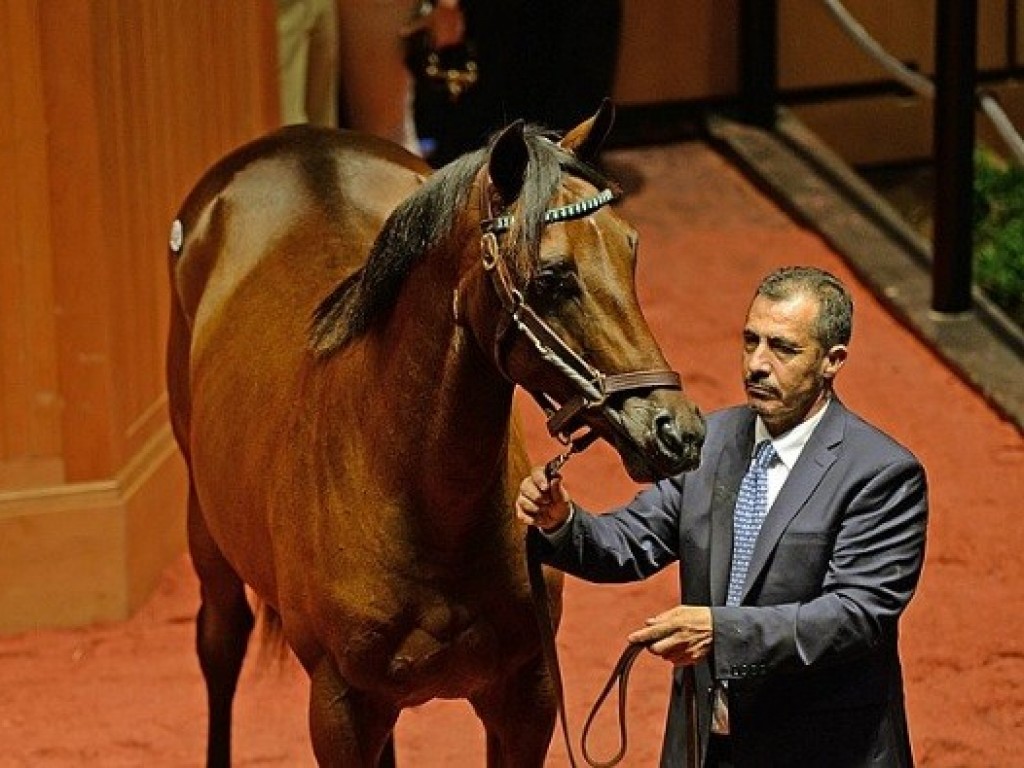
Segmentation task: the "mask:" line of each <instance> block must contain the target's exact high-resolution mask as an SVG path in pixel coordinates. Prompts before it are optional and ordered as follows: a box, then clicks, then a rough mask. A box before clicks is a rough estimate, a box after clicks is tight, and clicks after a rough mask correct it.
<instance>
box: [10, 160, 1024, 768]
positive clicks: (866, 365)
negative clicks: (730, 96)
mask: <svg viewBox="0 0 1024 768" xmlns="http://www.w3.org/2000/svg"><path fill="white" fill-rule="evenodd" d="M606 159H607V161H608V164H609V166H610V168H611V170H612V173H613V174H614V175H618V176H619V177H620V178H622V180H624V181H627V180H637V179H639V180H640V187H639V189H638V190H637V191H636V192H634V193H633V194H632V195H631V196H630V197H628V198H627V201H626V203H625V204H624V205H623V209H622V210H623V213H624V215H625V216H626V217H627V218H628V219H630V220H631V221H632V222H633V223H634V224H635V225H636V226H637V227H638V229H639V230H640V233H641V260H640V266H639V275H638V281H639V285H640V292H641V298H642V301H643V304H644V307H645V311H646V314H647V316H648V318H649V320H650V323H651V325H652V327H653V328H654V331H655V334H656V335H657V336H658V338H659V340H660V341H661V342H662V346H663V348H664V349H665V351H666V355H667V357H668V359H669V361H670V363H672V365H673V366H675V367H676V368H678V369H679V370H680V371H681V372H682V373H683V375H684V379H685V381H686V384H687V387H688V389H689V392H690V394H691V395H692V396H693V397H694V398H695V399H696V401H697V402H698V403H699V404H700V405H701V406H702V408H704V409H705V410H711V409H713V408H716V407H719V406H723V405H727V404H730V403H734V402H738V401H739V400H740V399H741V397H742V392H741V389H740V386H739V328H740V324H741V323H742V319H743V315H744V312H745V310H746V305H747V302H748V300H749V297H750V294H751V292H752V290H753V287H754V285H755V283H756V281H757V280H758V279H759V278H760V277H761V276H762V275H763V274H764V273H765V272H767V271H768V270H770V269H771V268H773V267H775V266H778V265H781V264H786V263H810V264H816V265H819V266H823V267H825V268H827V269H829V270H832V271H834V272H835V273H837V274H838V275H840V276H841V277H843V278H844V279H846V280H847V281H848V282H849V283H850V285H851V286H852V290H853V292H854V296H855V299H856V302H857V317H856V323H855V325H856V328H855V332H854V341H853V346H852V354H851V359H850V362H849V364H848V365H847V367H846V369H845V370H844V371H843V373H842V375H841V376H840V380H839V392H840V395H841V396H842V397H843V399H844V401H845V402H846V403H847V404H848V405H850V406H852V407H853V408H854V409H855V410H857V411H859V412H860V413H862V414H863V415H864V416H866V417H867V418H868V419H869V420H871V421H873V422H875V423H876V424H878V425H879V426H881V427H882V428H884V429H886V430H887V431H889V432H890V433H891V434H893V435H894V436H895V437H896V438H897V439H899V440H900V441H901V442H903V443H904V444H906V445H907V446H908V447H909V448H910V449H911V450H913V451H914V452H915V453H916V454H917V455H918V456H919V457H920V459H921V460H922V462H923V463H924V465H925V467H926V469H927V470H928V475H929V480H930V485H931V503H932V518H931V527H930V533H929V544H928V556H927V564H926V567H925V571H924V576H923V580H922V584H921V587H920V590H919V592H918V595H917V597H916V599H915V601H914V602H913V603H912V604H911V606H910V609H909V610H908V612H907V615H906V617H905V620H904V623H903V637H902V641H901V642H902V649H903V658H904V664H905V675H906V685H907V699H908V707H909V712H910V720H911V735H912V738H913V743H914V750H915V753H916V757H917V761H918V764H919V765H921V766H929V767H932V768H954V767H960V766H966V767H970V768H974V767H977V768H988V767H990V766H1010V765H1022V764H1024V757H1022V755H1024V640H1022V638H1024V610H1022V608H1024V601H1022V596H1024V586H1022V584H1024V573H1022V571H1024V559H1022V558H1021V557H1020V548H1021V545H1022V544H1024V516H1022V514H1021V513H1022V511H1024V504H1022V501H1021V499H1022V498H1024V441H1022V439H1021V436H1020V433H1019V432H1018V431H1017V430H1016V429H1015V428H1014V427H1013V426H1012V425H1010V424H1008V423H1007V422H1005V421H1002V420H1001V419H1000V418H999V416H998V415H997V414H996V413H994V412H993V411H992V410H991V409H990V408H989V407H988V406H987V405H986V403H985V401H984V400H983V399H982V398H981V397H980V396H979V395H977V394H976V393H975V392H974V391H972V390H971V389H970V388H969V387H968V386H966V385H965V384H964V383H962V382H961V380H960V379H958V378H957V377H956V376H955V375H954V374H953V373H952V372H951V371H950V370H948V369H947V368H946V367H945V366H943V365H942V364H941V362H940V361H939V360H938V358H937V357H936V356H935V355H934V354H933V353H932V352H931V351H929V349H927V348H926V347H924V346H923V345H922V344H921V343H919V341H918V340H917V339H916V338H915V337H914V336H913V335H912V334H911V333H910V332H909V331H907V330H906V329H905V328H903V327H902V326H900V325H899V324H898V323H897V322H896V321H895V320H893V319H892V317H890V315H888V314H887V313H886V312H885V311H884V309H883V308H882V306H881V305H880V304H879V302H878V301H877V300H875V299H874V298H873V297H872V295H871V294H870V293H869V292H868V291H867V289H866V288H865V287H864V286H862V285H861V284H860V283H859V282H858V281H857V280H856V279H855V278H854V277H853V275H852V274H851V272H850V270H849V269H847V267H846V266H845V264H844V262H843V261H842V260H841V258H840V257H839V256H837V255H836V254H835V253H834V252H832V251H831V250H829V248H828V247H827V246H826V245H825V244H824V243H823V242H822V241H821V240H820V239H819V238H818V237H817V236H816V235H814V234H813V233H811V232H809V231H807V230H805V229H802V228H801V227H800V226H798V225H796V224H794V222H793V221H792V220H791V219H790V218H788V217H787V216H786V215H785V214H784V213H782V212H781V211H780V210H779V209H778V208H777V207H776V206H775V205H774V204H773V203H772V202H771V201H770V200H768V199H766V198H765V197H764V196H763V195H762V194H760V193H759V192H758V191H757V190H756V189H755V188H754V187H753V186H751V185H750V184H749V183H748V181H747V180H746V179H745V178H744V177H743V176H742V175H741V174H740V173H739V172H737V171H736V170H735V169H734V168H733V167H732V166H731V165H729V164H728V163H727V162H726V161H725V160H723V159H722V158H721V157H720V156H718V155H717V154H716V153H715V152H714V151H713V150H711V149H709V148H708V147H707V146H705V145H703V144H701V143H699V142H688V143H683V144H677V145H673V146H670V147H659V148H646V149H631V150H620V151H617V152H612V153H610V154H609V155H608V157H607V158H606ZM522 412H523V414H524V419H525V421H526V424H527V427H528V431H529V439H530V445H531V450H532V452H533V455H534V457H535V459H536V460H538V461H540V460H544V459H547V458H549V457H550V456H551V455H553V454H554V452H555V451H556V448H557V446H556V444H555V443H554V442H553V441H551V440H550V439H549V438H547V436H546V434H545V432H544V430H543V426H542V419H541V416H540V414H539V413H538V411H537V409H536V407H535V406H533V404H532V403H531V402H529V401H528V400H523V401H522ZM565 475H566V478H567V483H568V484H569V486H570V487H571V488H572V489H573V491H574V493H575V495H576V496H577V498H578V499H579V500H580V501H582V502H583V503H584V504H585V505H588V506H590V507H591V508H598V509H599V508H602V507H603V506H605V505H609V504H611V503H614V502H617V501H620V500H625V499H627V498H629V497H630V496H631V495H632V494H633V493H634V492H635V490H636V489H635V488H634V486H633V485H631V483H630V482H629V480H628V478H627V477H626V475H625V473H624V472H623V471H622V469H621V466H620V465H619V463H618V460H617V458H616V457H615V456H614V454H613V453H612V452H611V451H610V450H609V449H608V448H606V447H604V446H597V447H595V448H592V449H591V451H590V452H589V453H588V454H587V455H584V456H582V457H580V458H578V459H574V460H573V461H572V462H570V463H569V465H568V466H567V467H566V469H565ZM196 589H197V588H196V582H195V578H194V576H193V575H192V572H191V569H190V566H189V563H188V559H187V557H186V556H184V555H182V556H181V558H179V559H178V560H177V561H176V562H174V563H173V564H172V565H171V566H170V567H169V568H168V569H167V571H166V574H165V575H164V578H163V580H162V582H161V583H160V585H159V588H158V589H157V591H156V592H155V593H154V594H153V596H152V598H151V599H150V600H149V601H148V603H147V604H146V605H145V606H144V607H143V608H142V609H141V610H140V612H139V613H138V614H137V615H136V616H134V617H133V618H131V619H130V620H128V621H125V622H123V623H118V624H114V625H109V626H97V627H88V628H82V629H75V630H62V631H35V632H29V633H25V634H20V635H15V636H8V637H5V638H0V691H2V692H3V693H2V694H0V768H14V767H15V766H17V767H19V768H20V767H22V766H25V767H31V768H64V767H66V766H85V765H88V766H103V767H104V768H106V767H108V766H109V767H110V768H116V767H120V766H154V767H157V768H159V767H161V766H197V765H200V764H201V763H202V755H203V740H204V730H205V704H204V693H203V687H202V682H201V678H200V674H199V670H198V667H197V664H196V661H195V659H194V656H193V653H192V633H193V615H194V612H195V610H196V606H197V603H196ZM676 600H677V594H676V575H675V573H674V572H666V573H663V574H660V575H659V576H658V577H657V578H655V579H653V580H651V581H648V582H646V583H644V584H640V585H629V586H601V587H597V586H593V585H588V584H584V583H581V582H579V581H575V580H571V579H570V580H568V582H567V589H566V610H565V621H564V624H563V627H562V630H561V632H560V634H559V645H560V648H561V654H562V661H563V665H564V670H563V671H564V675H565V682H566V687H567V695H568V700H569V708H570V723H571V726H572V732H573V734H574V735H575V736H576V737H577V738H578V735H579V731H580V728H581V726H582V724H583V719H584V717H585V715H586V712H587V711H588V709H589V706H590V704H591V703H592V702H593V700H594V698H595V696H596V695H597V693H598V691H599V690H600V687H601V685H602V684H603V682H604V680H605V678H606V676H607V675H608V673H609V671H610V669H611V667H612V666H613V664H614V662H615V660H616V658H617V657H618V654H619V652H620V651H621V649H622V647H623V644H624V638H625V635H626V634H627V632H628V631H629V630H630V629H632V628H634V627H636V626H638V625H639V624H641V622H642V621H643V619H644V618H645V617H647V616H648V615H651V614H652V613H654V612H658V611H660V610H662V609H665V608H667V607H669V606H671V605H673V604H675V602H676ZM668 673H669V670H668V669H667V668H666V667H665V666H664V664H663V662H661V661H659V660H657V659H655V658H653V657H650V656H647V657H641V659H640V661H639V662H638V664H637V666H636V667H635V670H634V675H633V681H632V684H631V686H630V699H629V704H628V716H629V724H630V750H629V753H628V755H627V757H626V759H625V762H624V763H623V764H624V765H625V766H653V765H656V761H657V755H658V751H659V747H660V741H661V732H662V720H663V717H664V712H665V706H666V693H667V687H668ZM305 711H306V682H305V679H304V677H303V675H302V673H301V671H300V670H299V669H298V667H297V666H295V665H294V664H286V665H285V666H284V667H283V668H282V669H280V670H277V671H275V670H273V669H269V670H268V669H266V668H264V669H257V665H256V664H254V663H252V658H250V662H249V663H247V665H246V668H245V670H244V671H243V677H242V681H241V684H240V689H239V693H238V698H237V703H236V727H235V756H236V760H235V764H236V765H239V766H311V765H313V764H314V761H313V758H312V754H311V752H310V749H309V746H308V741H307V736H306V726H305ZM611 713H612V708H609V709H608V710H607V714H608V716H607V717H606V718H603V719H602V720H600V721H599V722H598V724H597V726H596V728H595V737H594V746H595V752H596V755H597V756H605V755H607V754H609V752H610V751H614V746H615V744H614V741H615V736H616V734H615V732H614V728H613V723H612V720H611ZM397 743H398V755H399V762H400V764H401V765H403V766H416V767H417V768H433V767H435V766H464V765H465V766H476V765H483V763H484V759H483V735H482V730H481V728H480V727H479V725H478V724H477V722H476V720H475V719H474V717H473V715H472V713H471V711H470V710H469V708H468V706H466V705H465V704H464V703H462V702H435V703H431V704H428V705H425V706H423V707H420V708H418V709H413V710H409V711H407V712H406V713H404V714H403V716H402V718H401V720H400V721H399V725H398V730H397ZM566 764H567V760H566V757H565V749H564V747H563V746H562V744H561V743H560V739H559V738H558V734H557V732H556V738H555V740H554V741H553V743H552V748H551V751H550V757H549V759H548V762H547V765H548V766H553V767H554V766H557V767H561V766H565V765H566Z"/></svg>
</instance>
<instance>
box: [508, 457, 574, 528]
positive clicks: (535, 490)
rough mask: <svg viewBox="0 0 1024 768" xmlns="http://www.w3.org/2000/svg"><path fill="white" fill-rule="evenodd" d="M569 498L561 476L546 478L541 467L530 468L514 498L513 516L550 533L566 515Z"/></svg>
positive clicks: (567, 514)
mask: <svg viewBox="0 0 1024 768" xmlns="http://www.w3.org/2000/svg"><path fill="white" fill-rule="evenodd" d="M571 502H572V499H571V498H570V496H569V492H568V491H566V490H565V488H564V487H563V485H562V476H561V475H555V476H554V477H552V478H550V479H549V478H548V477H547V475H546V474H545V472H544V467H543V466H539V467H534V468H533V469H531V470H530V474H529V475H527V476H526V477H525V478H523V482H522V483H521V484H520V485H519V495H518V496H517V497H516V517H518V518H519V519H520V520H522V521H523V522H524V523H526V524H527V525H535V526H537V527H538V528H540V529H541V530H542V531H544V532H545V533H554V532H555V531H557V530H558V529H559V528H561V527H562V525H563V524H564V523H565V521H566V520H567V519H568V518H569V513H570V511H571V510H572V504H571Z"/></svg>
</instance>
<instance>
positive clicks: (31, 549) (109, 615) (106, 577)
mask: <svg viewBox="0 0 1024 768" xmlns="http://www.w3.org/2000/svg"><path fill="white" fill-rule="evenodd" d="M185 497H186V479H185V469H184V464H183V463H182V461H181V456H180V455H179V454H178V451H177V448H176V446H175V445H174V441H173V438H172V437H171V433H170V429H169V428H166V429H163V430H161V431H160V432H159V433H158V435H157V436H156V437H154V438H153V439H152V440H150V441H149V442H148V443H147V444H146V446H145V447H144V448H143V449H142V450H141V451H140V452H139V454H138V455H137V456H136V457H135V458H134V459H133V460H132V461H131V462H130V463H129V465H128V466H126V467H125V469H124V470H123V471H122V472H121V473H120V474H119V476H118V477H117V478H115V479H113V480H110V481H103V482H95V483H79V484H71V485H62V486H60V485H56V486H49V487H45V488H33V489H26V490H24V491H11V492H6V493H0V632H2V633H11V632H19V631H24V630H29V629H38V628H44V627H71V626H81V625H85V624H91V623H94V622H101V621H117V620H122V619H125V618H127V617H128V616H130V615H131V614H132V613H133V612H134V611H135V610H136V609H137V608H138V607H139V606H140V605H141V604H142V603H143V602H144V601H145V600H146V598H147V597H148V596H149V595H150V593H151V592H152V590H153V588H154V587H155V586H156V584H157V582H158V580H159V578H160V574H161V573H162V572H163V570H164V568H165V567H166V566H167V565H168V563H170V561H171V560H173V559H174V558H175V557H176V556H178V555H179V554H181V552H182V551H183V550H184V548H185Z"/></svg>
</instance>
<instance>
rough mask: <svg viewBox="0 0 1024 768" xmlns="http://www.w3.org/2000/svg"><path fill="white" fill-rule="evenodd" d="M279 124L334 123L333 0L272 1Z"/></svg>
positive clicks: (335, 31)
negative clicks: (275, 22) (274, 21)
mask: <svg viewBox="0 0 1024 768" xmlns="http://www.w3.org/2000/svg"><path fill="white" fill-rule="evenodd" d="M276 2H277V61H278V77H279V79H280V88H281V123H282V125H291V124H293V123H313V124H315V125H325V126H329V127H332V128H333V127H337V125H338V24H337V19H336V17H335V6H334V3H335V0H276Z"/></svg>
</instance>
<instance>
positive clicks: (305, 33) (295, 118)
mask: <svg viewBox="0 0 1024 768" xmlns="http://www.w3.org/2000/svg"><path fill="white" fill-rule="evenodd" d="M308 5H309V3H308V0H277V66H278V77H279V79H280V88H281V122H282V123H283V124H284V125H291V124H292V123H304V122H306V73H307V63H308V62H307V59H308V56H309V22H308V19H309V8H308Z"/></svg>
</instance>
